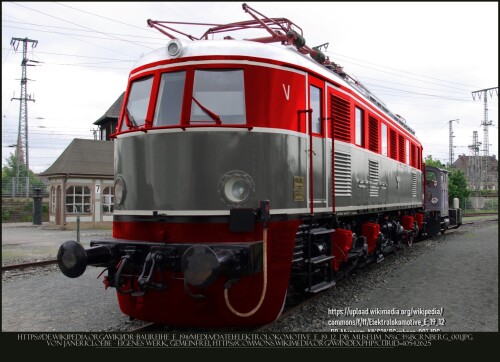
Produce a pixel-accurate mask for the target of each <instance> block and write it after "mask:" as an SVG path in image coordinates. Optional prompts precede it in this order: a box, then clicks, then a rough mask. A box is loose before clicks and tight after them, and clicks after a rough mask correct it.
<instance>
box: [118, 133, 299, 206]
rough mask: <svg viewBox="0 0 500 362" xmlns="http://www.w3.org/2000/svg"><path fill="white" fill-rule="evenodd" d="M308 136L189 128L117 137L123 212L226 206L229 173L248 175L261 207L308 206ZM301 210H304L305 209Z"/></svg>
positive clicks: (251, 201) (251, 200) (252, 202)
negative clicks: (225, 183)
mask: <svg viewBox="0 0 500 362" xmlns="http://www.w3.org/2000/svg"><path fill="white" fill-rule="evenodd" d="M306 149H307V137H306V136H305V135H304V136H299V135H296V134H291V133H289V134H279V133H258V132H254V131H248V130H246V129H243V130H235V131H222V132H220V131H200V130H196V131H193V130H186V131H179V132H165V133H143V134H137V135H133V136H128V137H121V138H118V139H117V140H115V176H117V175H122V177H123V178H124V180H125V183H126V188H127V195H126V198H125V201H124V203H123V205H122V206H121V207H119V206H116V209H117V211H118V212H120V211H121V212H123V210H174V211H175V210H228V209H230V208H233V207H234V206H232V205H229V204H228V203H227V201H225V200H224V199H223V197H221V193H220V192H222V191H221V190H220V181H221V179H222V177H223V176H224V175H225V174H226V173H228V172H231V171H239V172H244V173H245V174H248V175H249V176H250V177H251V179H252V181H253V183H254V186H255V187H254V189H253V190H252V193H251V196H250V198H249V200H248V201H247V202H246V203H245V204H242V205H239V207H243V208H257V207H258V205H259V201H260V200H264V199H269V200H270V201H271V205H272V208H273V209H305V208H307V207H308V206H307V184H306V180H307V170H306V168H307V164H306V162H307V152H306ZM302 212H303V210H302Z"/></svg>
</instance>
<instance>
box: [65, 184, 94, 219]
mask: <svg viewBox="0 0 500 362" xmlns="http://www.w3.org/2000/svg"><path fill="white" fill-rule="evenodd" d="M90 195H91V194H90V188H89V187H87V186H70V187H68V188H67V189H66V212H67V213H68V214H81V213H84V214H90V213H91V210H92V204H91V196H90Z"/></svg>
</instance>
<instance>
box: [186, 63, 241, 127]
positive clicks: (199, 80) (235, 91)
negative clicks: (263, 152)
mask: <svg viewBox="0 0 500 362" xmlns="http://www.w3.org/2000/svg"><path fill="white" fill-rule="evenodd" d="M217 118H219V119H220V121H219V122H221V123H222V124H245V123H246V112H245V90H244V83H243V70H239V69H235V70H228V69H224V70H221V69H214V70H196V71H195V74H194V86H193V96H192V102H191V122H194V123H197V122H211V123H213V122H216V123H219V122H218V121H217Z"/></svg>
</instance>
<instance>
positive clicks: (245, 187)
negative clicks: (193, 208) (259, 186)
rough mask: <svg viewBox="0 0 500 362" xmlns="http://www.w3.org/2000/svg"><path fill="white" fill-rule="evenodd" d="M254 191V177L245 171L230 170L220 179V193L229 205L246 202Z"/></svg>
mask: <svg viewBox="0 0 500 362" xmlns="http://www.w3.org/2000/svg"><path fill="white" fill-rule="evenodd" d="M254 192H255V184H254V182H253V180H252V178H251V177H250V176H249V175H248V174H247V173H245V172H243V171H231V172H228V173H226V174H225V175H224V176H222V178H221V179H220V181H219V193H220V195H221V196H222V199H223V200H224V201H225V202H226V203H227V204H229V205H241V204H244V203H245V202H247V201H248V200H249V199H250V197H251V195H252V194H253V193H254Z"/></svg>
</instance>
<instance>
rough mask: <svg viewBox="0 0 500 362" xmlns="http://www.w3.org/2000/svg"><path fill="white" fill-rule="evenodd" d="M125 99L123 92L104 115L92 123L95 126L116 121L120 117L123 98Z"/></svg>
mask: <svg viewBox="0 0 500 362" xmlns="http://www.w3.org/2000/svg"><path fill="white" fill-rule="evenodd" d="M124 97H125V92H123V93H122V94H121V95H120V96H119V97H118V99H117V100H116V101H115V103H113V105H112V106H111V107H109V109H108V110H107V111H106V113H104V114H103V115H102V116H101V118H99V119H98V120H97V121H95V122H94V124H95V125H97V126H98V125H101V124H103V123H105V122H107V121H109V120H110V119H114V120H118V118H119V117H120V112H121V109H122V104H123V98H124Z"/></svg>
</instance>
